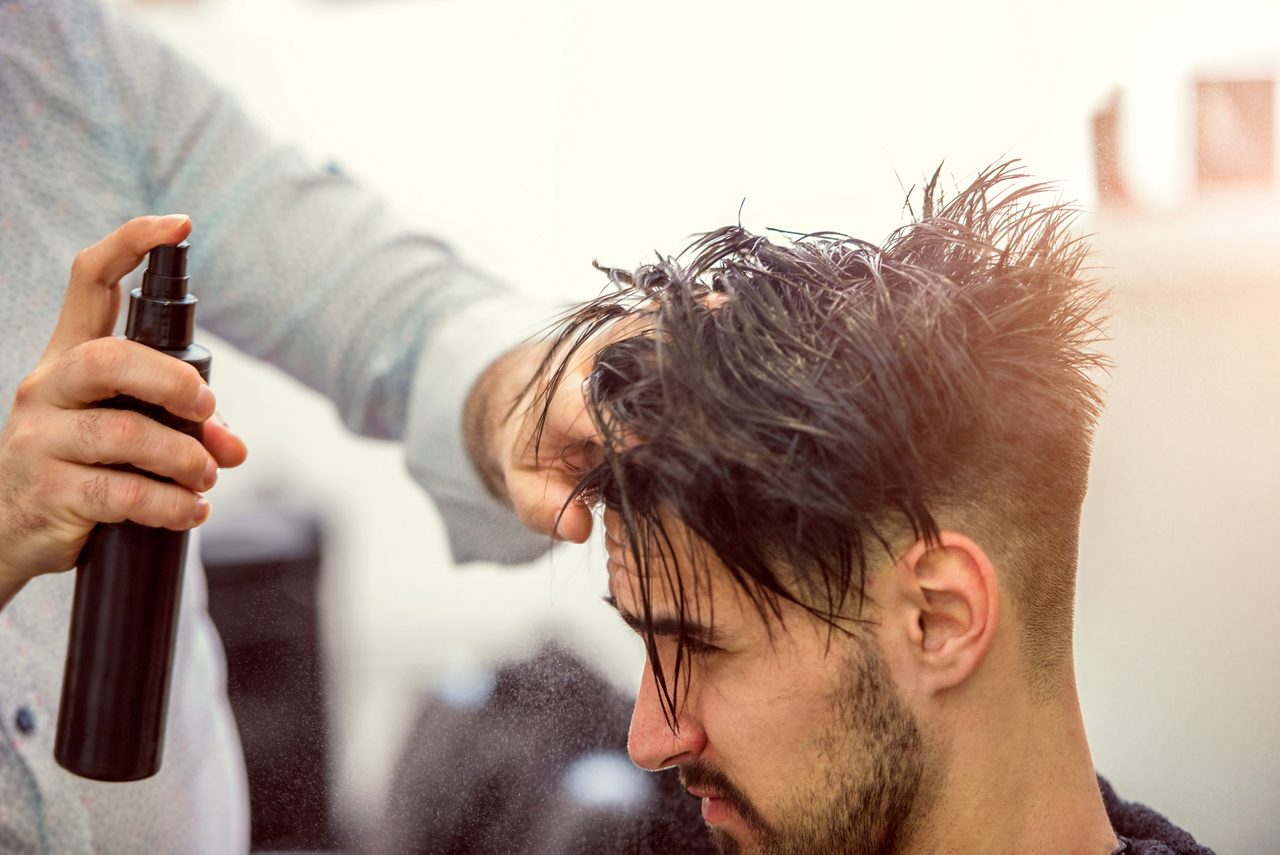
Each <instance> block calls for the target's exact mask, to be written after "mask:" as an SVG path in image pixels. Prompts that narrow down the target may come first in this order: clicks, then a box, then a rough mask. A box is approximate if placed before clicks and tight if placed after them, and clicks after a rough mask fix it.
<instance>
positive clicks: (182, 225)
mask: <svg viewBox="0 0 1280 855" xmlns="http://www.w3.org/2000/svg"><path fill="white" fill-rule="evenodd" d="M189 234H191V218H190V217H188V216H187V215H185V214H173V215H170V216H167V217H138V218H136V219H133V220H130V221H129V222H127V223H125V224H124V225H123V226H121V227H120V228H118V229H116V230H115V231H114V232H112V233H111V234H109V235H107V236H106V237H105V238H103V239H102V240H100V241H98V242H97V243H95V244H94V245H93V246H91V247H89V248H88V249H84V250H81V252H80V254H79V255H77V256H76V260H75V262H74V263H73V264H72V265H71V279H70V281H69V282H68V283H67V295H66V297H65V298H64V299H63V302H62V314H61V315H59V317H58V325H57V327H56V328H55V329H54V331H53V337H52V338H51V339H50V340H49V346H48V347H47V348H46V349H45V358H46V359H48V358H51V357H54V356H57V355H58V354H60V353H62V352H63V351H65V350H69V349H70V348H73V347H75V346H76V345H78V344H82V343H83V342H86V341H89V340H90V339H95V338H102V337H103V336H107V335H111V331H112V330H113V329H115V325H116V317H117V316H118V314H119V312H120V280H121V278H123V277H124V276H125V275H126V274H127V273H129V272H130V271H131V270H133V269H134V268H135V267H137V266H138V265H139V264H141V263H142V259H143V257H144V256H146V254H147V253H148V252H150V251H151V250H153V249H155V248H156V247H157V246H161V245H164V244H176V243H180V242H182V241H183V240H185V239H186V237H187V235H189Z"/></svg>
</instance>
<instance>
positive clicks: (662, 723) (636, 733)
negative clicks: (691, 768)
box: [627, 663, 707, 772]
mask: <svg viewBox="0 0 1280 855" xmlns="http://www.w3.org/2000/svg"><path fill="white" fill-rule="evenodd" d="M682 691H683V689H682ZM677 700H680V701H681V702H680V703H677V705H676V719H675V724H676V729H675V730H674V731H673V730H672V729H671V726H670V725H668V724H667V718H666V716H665V715H663V712H662V704H661V703H660V702H659V695H658V687H657V686H656V685H655V684H654V681H653V665H652V664H651V663H646V664H645V667H644V674H643V676H641V678H640V691H639V692H638V693H637V694H636V708H635V710H633V711H632V713H631V730H630V732H629V733H628V734H627V754H629V755H630V756H631V762H632V763H635V764H636V765H637V766H639V767H640V768H641V769H646V770H648V771H650V772H657V771H658V770H659V769H666V768H669V767H671V766H679V765H681V764H683V763H689V762H692V761H693V760H696V759H697V758H698V756H699V755H700V754H702V751H703V749H704V748H706V745H707V734H706V731H705V730H703V728H702V725H701V723H700V722H699V721H698V720H697V716H696V715H694V714H693V713H692V711H691V708H690V705H689V703H688V701H689V698H687V697H686V698H683V699H677Z"/></svg>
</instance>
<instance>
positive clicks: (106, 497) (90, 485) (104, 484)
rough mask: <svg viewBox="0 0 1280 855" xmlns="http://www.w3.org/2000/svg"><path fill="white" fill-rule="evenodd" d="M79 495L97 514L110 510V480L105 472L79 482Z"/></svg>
mask: <svg viewBox="0 0 1280 855" xmlns="http://www.w3.org/2000/svg"><path fill="white" fill-rule="evenodd" d="M80 497H81V498H82V499H84V502H85V504H86V505H88V506H89V508H90V510H91V511H92V512H93V513H94V514H95V515H97V516H101V515H102V514H104V513H106V512H107V511H108V510H110V506H111V482H110V480H109V479H108V478H107V476H106V474H105V473H104V474H102V475H94V476H93V477H92V478H88V479H86V480H85V481H83V482H81V484H80Z"/></svg>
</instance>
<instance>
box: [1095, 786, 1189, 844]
mask: <svg viewBox="0 0 1280 855" xmlns="http://www.w3.org/2000/svg"><path fill="white" fill-rule="evenodd" d="M1098 789H1099V790H1101V792H1102V803H1103V804H1104V805H1105V806H1106V809H1107V818H1108V819H1110V820H1111V827H1112V828H1113V829H1115V832H1116V834H1118V835H1119V836H1120V837H1121V838H1122V839H1123V842H1124V843H1126V844H1127V847H1126V848H1125V849H1123V850H1122V851H1123V852H1124V855H1213V850H1212V849H1210V848H1209V847H1207V846H1201V845H1200V844H1199V843H1197V842H1196V840H1195V838H1194V837H1192V836H1191V835H1190V834H1189V833H1187V832H1186V831H1183V830H1182V829H1181V828H1179V827H1178V826H1176V825H1174V824H1173V823H1172V822H1170V821H1169V820H1168V819H1167V818H1166V817H1165V816H1163V815H1162V814H1159V813H1157V812H1156V811H1154V810H1152V809H1151V808H1149V807H1147V806H1146V805H1143V804H1139V803H1138V802H1128V801H1125V800H1124V799H1122V798H1120V797H1119V796H1117V795H1116V791H1115V790H1114V789H1112V787H1111V784H1110V783H1108V782H1107V779H1106V778H1103V777H1102V776H1101V775H1099V776H1098Z"/></svg>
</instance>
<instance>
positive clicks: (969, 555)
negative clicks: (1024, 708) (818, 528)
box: [886, 531, 1000, 695]
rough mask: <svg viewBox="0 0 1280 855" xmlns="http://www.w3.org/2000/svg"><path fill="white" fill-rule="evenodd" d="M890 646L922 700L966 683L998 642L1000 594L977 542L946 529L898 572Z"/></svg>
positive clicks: (905, 559)
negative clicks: (894, 650)
mask: <svg viewBox="0 0 1280 855" xmlns="http://www.w3.org/2000/svg"><path fill="white" fill-rule="evenodd" d="M892 575H893V578H894V588H895V589H896V590H894V591H893V600H894V603H895V608H893V609H892V612H893V615H892V618H891V621H890V625H889V626H887V627H886V629H887V630H888V631H889V632H890V634H891V638H890V639H888V641H889V642H890V643H892V644H893V646H894V647H895V648H897V652H898V653H899V654H901V655H900V656H896V657H895V659H897V660H898V662H899V664H900V665H902V666H905V667H906V668H909V669H910V671H911V674H910V677H909V680H910V682H911V683H912V684H914V685H915V686H917V687H918V688H919V689H920V690H921V691H922V692H923V693H924V694H925V695H936V694H938V693H940V692H944V691H946V690H948V689H953V688H955V687H957V686H959V685H961V684H963V683H964V682H965V681H966V680H968V679H969V677H970V676H971V675H972V674H973V673H974V671H976V670H977V669H978V666H979V665H981V664H982V662H983V660H984V659H985V658H986V656H987V654H988V653H989V652H990V650H991V646H992V643H993V641H994V640H995V634H996V626H997V624H998V622H999V617H1000V592H999V585H998V580H997V579H996V573H995V568H994V567H993V566H992V564H991V559H990V558H988V557H987V554H986V552H984V551H983V550H982V547H980V546H978V544H977V543H975V542H974V541H972V540H970V539H969V538H968V537H965V536H964V535H962V534H957V533H956V532H951V531H944V532H942V533H941V535H940V537H939V538H938V540H937V541H936V542H930V543H926V542H924V541H917V542H916V543H915V544H914V545H913V546H912V547H911V548H910V549H908V550H907V552H906V553H905V554H904V555H903V556H902V558H901V559H899V561H898V562H897V564H896V565H895V567H894V572H893V574H892ZM903 676H904V677H905V676H907V675H903Z"/></svg>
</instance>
